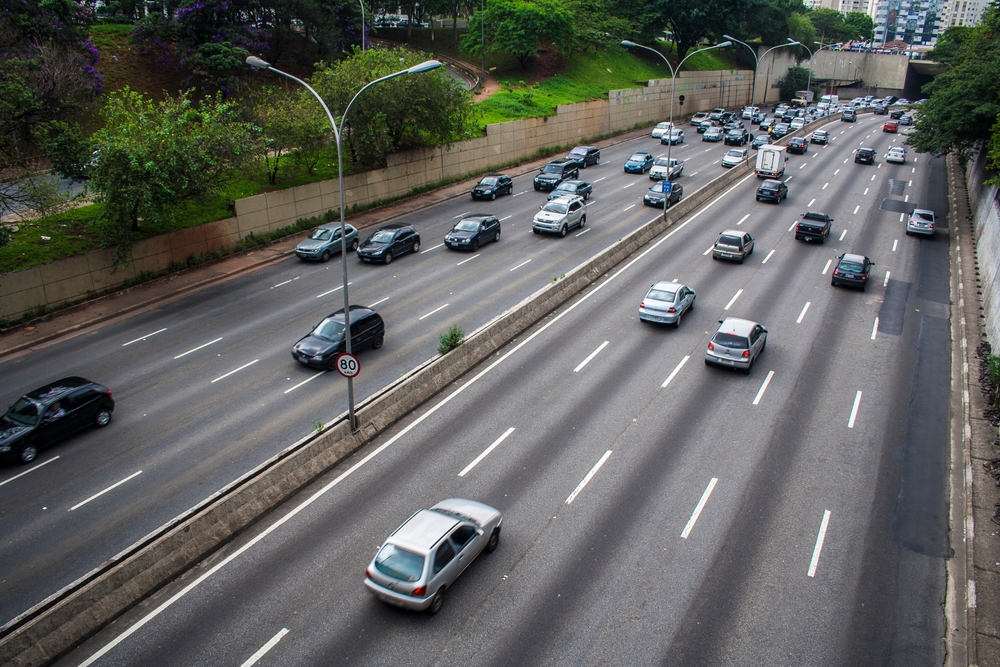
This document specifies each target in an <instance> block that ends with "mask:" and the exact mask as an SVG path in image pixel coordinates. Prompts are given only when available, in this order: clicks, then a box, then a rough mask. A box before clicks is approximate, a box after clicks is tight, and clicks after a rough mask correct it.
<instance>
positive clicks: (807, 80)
mask: <svg viewBox="0 0 1000 667" xmlns="http://www.w3.org/2000/svg"><path fill="white" fill-rule="evenodd" d="M799 46H801V47H802V48H803V49H805V50H806V51H808V52H809V77H808V78H807V79H806V90H809V91H811V90H812V80H813V68H812V65H813V52H812V49H810V48H809V47H808V46H806V45H805V44H799ZM806 101H807V102H808V101H809V99H808V98H806Z"/></svg>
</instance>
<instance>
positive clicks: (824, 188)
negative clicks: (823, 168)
mask: <svg viewBox="0 0 1000 667" xmlns="http://www.w3.org/2000/svg"><path fill="white" fill-rule="evenodd" d="M828 185H830V184H829V183H824V184H823V187H822V188H820V190H826V186H828Z"/></svg>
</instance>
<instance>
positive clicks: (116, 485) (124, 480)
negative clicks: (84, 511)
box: [67, 470, 142, 512]
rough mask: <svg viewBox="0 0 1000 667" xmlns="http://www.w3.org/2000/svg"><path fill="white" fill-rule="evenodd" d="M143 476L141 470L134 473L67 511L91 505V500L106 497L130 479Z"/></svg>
mask: <svg viewBox="0 0 1000 667" xmlns="http://www.w3.org/2000/svg"><path fill="white" fill-rule="evenodd" d="M141 474H142V471H141V470H139V471H137V472H134V473H132V474H131V475H129V476H128V477H126V478H125V479H123V480H121V481H120V482H115V483H114V484H112V485H111V486H109V487H108V488H106V489H104V490H103V491H98V492H97V493H95V494H94V495H92V496H91V497H89V498H87V499H86V500H84V501H83V502H82V503H77V504H76V505H73V506H72V507H70V508H69V509H68V510H67V511H68V512H72V511H73V510H75V509H76V508H78V507H83V506H84V505H86V504H87V503H89V502H90V501H91V500H94V499H95V498H100V497H101V496H103V495H104V494H105V493H107V492H108V491H111V490H112V489H115V488H118V487H119V486H121V485H122V484H124V483H125V482H127V481H129V480H130V479H132V478H133V477H138V476H139V475H141Z"/></svg>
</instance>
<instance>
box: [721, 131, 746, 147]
mask: <svg viewBox="0 0 1000 667" xmlns="http://www.w3.org/2000/svg"><path fill="white" fill-rule="evenodd" d="M749 141H750V133H749V132H747V131H746V130H743V129H738V130H730V131H729V132H728V133H727V134H726V140H725V143H726V145H727V146H743V145H744V144H746V143H747V142H749Z"/></svg>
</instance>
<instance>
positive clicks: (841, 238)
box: [840, 229, 847, 241]
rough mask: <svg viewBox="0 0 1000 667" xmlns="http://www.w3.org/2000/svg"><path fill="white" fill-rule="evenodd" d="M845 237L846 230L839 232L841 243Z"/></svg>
mask: <svg viewBox="0 0 1000 667" xmlns="http://www.w3.org/2000/svg"><path fill="white" fill-rule="evenodd" d="M845 236H847V230H846V229H845V230H844V231H842V232H840V240H841V241H843V240H844V237H845Z"/></svg>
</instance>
